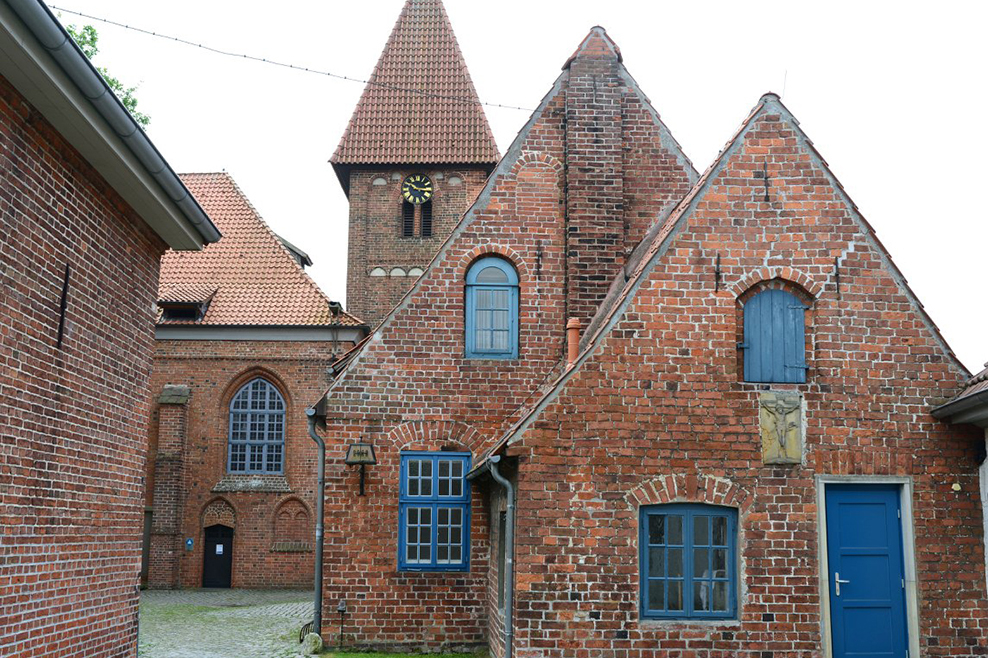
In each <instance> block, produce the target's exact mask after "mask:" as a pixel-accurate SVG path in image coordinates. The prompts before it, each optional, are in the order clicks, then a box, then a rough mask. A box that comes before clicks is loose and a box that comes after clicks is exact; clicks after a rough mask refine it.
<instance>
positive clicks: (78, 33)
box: [66, 25, 151, 129]
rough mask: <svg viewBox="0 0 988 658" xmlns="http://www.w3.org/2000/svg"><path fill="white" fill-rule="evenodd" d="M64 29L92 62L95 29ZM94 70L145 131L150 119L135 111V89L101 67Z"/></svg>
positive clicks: (94, 49)
mask: <svg viewBox="0 0 988 658" xmlns="http://www.w3.org/2000/svg"><path fill="white" fill-rule="evenodd" d="M66 29H67V30H68V32H69V34H71V35H72V38H73V39H75V42H76V43H77V44H79V47H80V48H82V52H83V53H85V55H86V57H88V58H89V59H90V60H92V59H93V58H95V57H96V55H97V54H99V47H98V45H97V44H98V43H99V34H98V33H97V32H96V28H95V27H93V26H92V25H83V26H82V27H81V28H77V27H76V26H75V25H69V26H68V27H67V28H66ZM96 70H97V71H99V72H100V75H102V76H103V79H104V80H106V84H107V85H109V87H110V89H112V90H113V93H115V94H116V95H117V98H119V99H120V102H121V103H123V105H124V107H126V108H127V110H128V111H129V112H130V114H131V116H133V117H134V120H135V121H137V123H139V124H141V128H144V129H147V127H148V124H149V123H151V117H149V116H148V115H146V114H144V113H143V112H138V111H137V98H135V97H134V92H135V91H137V87H126V86H124V84H123V83H122V82H120V80H118V79H117V78H115V77H113V76H112V75H110V73H109V71H107V70H106V68H105V67H103V66H97V67H96Z"/></svg>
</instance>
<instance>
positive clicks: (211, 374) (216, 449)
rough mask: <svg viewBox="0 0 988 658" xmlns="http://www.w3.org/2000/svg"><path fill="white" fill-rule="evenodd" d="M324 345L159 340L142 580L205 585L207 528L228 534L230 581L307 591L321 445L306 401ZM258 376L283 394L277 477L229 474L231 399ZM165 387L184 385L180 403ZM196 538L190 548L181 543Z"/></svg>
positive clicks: (329, 349) (319, 377) (327, 358)
mask: <svg viewBox="0 0 988 658" xmlns="http://www.w3.org/2000/svg"><path fill="white" fill-rule="evenodd" d="M345 348H346V346H343V347H340V346H337V345H335V344H334V343H332V342H329V341H313V342H302V341H292V340H286V341H249V340H238V341H220V340H161V339H159V340H157V341H156V344H155V352H154V371H153V375H152V378H151V391H152V393H153V394H154V395H155V396H156V399H157V400H158V402H157V403H156V404H155V406H154V410H153V413H152V416H151V432H150V456H149V462H150V463H149V466H150V467H153V471H152V476H153V480H151V482H150V485H149V486H150V488H149V491H148V493H149V501H148V504H149V506H150V507H151V508H152V509H153V516H152V525H151V541H150V556H149V564H148V576H147V577H148V585H149V586H150V587H155V588H160V587H165V588H168V587H200V586H201V585H202V569H203V546H204V542H203V539H204V536H203V535H204V529H205V528H206V527H208V526H211V525H217V524H218V525H224V526H227V527H229V528H232V529H233V530H234V535H233V572H232V578H231V585H232V586H233V587H254V588H258V587H276V588H280V587H309V586H311V585H312V577H313V540H312V527H313V524H314V522H315V519H314V513H313V509H314V501H315V495H314V491H315V485H316V478H315V470H316V458H317V454H318V452H317V450H316V445H315V443H313V442H312V439H311V438H309V434H308V426H307V424H306V420H305V407H306V406H307V404H308V402H309V400H310V399H311V396H312V395H313V394H314V393H315V392H316V391H319V390H321V389H323V388H325V387H326V385H327V383H328V375H327V368H328V366H329V364H330V363H331V361H332V360H333V358H334V357H333V355H334V354H336V353H339V352H340V351H342V350H343V349H345ZM255 377H262V378H264V379H266V380H267V381H269V382H271V383H272V384H274V385H275V387H276V388H277V389H278V391H279V392H280V393H281V395H282V397H283V398H284V399H285V403H286V410H285V419H286V428H285V448H284V460H285V461H284V472H283V474H282V475H247V474H242V475H240V474H229V473H228V471H227V455H228V453H227V441H228V437H229V408H230V400H231V399H232V398H233V396H234V395H235V394H236V393H237V391H238V390H240V388H241V387H242V386H243V385H244V384H246V383H247V382H249V381H251V380H252V379H254V378H255ZM166 385H180V386H188V387H189V395H188V399H187V401H185V402H181V401H180V402H177V403H176V402H172V401H169V400H165V399H163V398H162V397H160V396H161V393H162V391H163V390H165V386H166ZM187 539H192V542H193V543H192V550H186V547H185V542H186V540H187Z"/></svg>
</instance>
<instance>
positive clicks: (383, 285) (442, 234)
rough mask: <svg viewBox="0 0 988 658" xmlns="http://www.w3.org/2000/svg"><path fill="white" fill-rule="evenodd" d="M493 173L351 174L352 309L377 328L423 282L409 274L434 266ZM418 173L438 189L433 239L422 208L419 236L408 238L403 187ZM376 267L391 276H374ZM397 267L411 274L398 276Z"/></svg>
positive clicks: (391, 171) (349, 278)
mask: <svg viewBox="0 0 988 658" xmlns="http://www.w3.org/2000/svg"><path fill="white" fill-rule="evenodd" d="M488 172H489V170H488V169H469V168H467V169H442V170H433V169H431V168H429V167H423V168H416V167H410V168H403V169H380V170H359V169H358V170H354V171H351V172H350V232H349V242H348V246H347V248H348V252H347V311H349V312H350V313H353V314H354V315H356V316H357V317H358V318H360V319H361V320H363V321H364V322H366V323H367V324H369V325H370V326H371V327H374V326H376V325H377V323H378V322H380V321H381V320H382V319H383V318H384V316H385V315H386V314H387V313H388V311H390V310H391V308H392V307H393V306H394V305H395V304H397V303H398V301H399V300H401V298H402V296H403V295H404V294H405V293H406V292H408V290H409V289H410V288H411V287H412V285H413V284H414V283H415V281H416V279H417V278H418V277H415V276H407V273H408V271H409V270H410V269H412V268H415V267H417V268H419V269H421V270H424V269H425V268H426V267H428V265H429V262H430V261H431V260H432V257H433V256H434V255H435V254H436V250H437V249H438V248H439V246H440V245H441V244H442V243H443V241H444V240H445V239H446V237H447V236H448V235H449V232H450V231H451V230H452V229H453V227H454V226H455V225H456V223H457V221H459V219H460V216H461V215H463V212H464V211H465V210H466V209H467V207H468V206H469V204H470V203H471V202H472V201H473V200H474V198H475V197H476V196H477V193H478V192H479V191H480V189H481V188H482V187H483V185H484V181H485V180H486V179H487V174H488ZM414 173H425V174H426V175H428V176H429V177H430V179H431V180H432V184H433V189H434V190H435V194H434V196H433V198H432V208H433V209H432V222H433V227H432V236H431V237H421V236H422V232H421V208H418V209H416V218H415V236H414V237H403V235H402V197H401V183H402V181H403V180H405V177H406V176H409V175H410V174H414ZM375 181H376V183H377V184H375ZM382 182H383V184H382ZM376 268H381V269H383V270H384V272H385V273H386V276H381V277H378V276H371V272H372V271H373V270H374V269H376ZM395 268H400V269H401V270H402V271H403V272H404V273H405V274H396V275H392V274H391V271H392V270H393V269H395Z"/></svg>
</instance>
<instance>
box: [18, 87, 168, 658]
mask: <svg viewBox="0 0 988 658" xmlns="http://www.w3.org/2000/svg"><path fill="white" fill-rule="evenodd" d="M0 171H2V172H3V174H2V176H0V289H2V295H0V297H2V300H3V301H2V303H0V337H2V340H0V446H2V448H0V454H2V455H3V456H2V458H0V464H2V466H0V479H2V481H3V486H2V492H0V499H2V504H0V527H2V528H3V530H2V531H0V534H2V541H0V653H2V654H3V655H4V656H50V655H52V654H53V653H54V654H60V655H85V656H92V657H94V658H95V657H104V656H107V657H108V656H131V655H134V653H135V652H136V644H137V601H138V596H137V587H138V572H139V560H138V557H139V555H140V541H141V518H142V504H141V503H142V500H143V486H144V485H143V475H144V470H143V467H144V452H145V450H144V446H145V441H146V437H147V433H146V428H147V414H148V397H147V395H148V378H149V375H150V369H151V350H152V344H153V334H152V326H153V315H152V308H153V303H154V299H155V292H156V290H157V285H158V259H159V257H160V256H161V253H162V252H163V251H164V249H165V244H164V242H162V240H161V239H160V238H158V236H157V235H155V234H154V233H152V232H151V230H150V229H149V228H148V227H147V225H146V224H145V223H144V222H143V220H141V219H140V217H138V216H137V215H136V213H135V212H134V211H133V210H132V209H131V208H130V207H129V206H128V205H127V204H125V203H124V201H123V200H122V199H121V198H120V197H119V196H118V195H117V194H116V193H115V192H114V191H113V190H112V189H111V188H110V187H109V185H107V183H106V182H105V181H104V180H103V178H102V177H101V176H100V175H99V174H97V173H96V172H95V171H94V170H93V169H92V168H91V167H90V166H89V164H88V163H87V162H85V161H84V160H83V159H82V158H81V156H80V155H79V154H78V153H77V152H76V151H75V150H74V149H73V148H72V147H71V146H69V144H68V143H67V142H66V141H65V140H64V139H63V138H62V136H61V135H60V134H59V133H57V132H56V131H55V130H54V129H53V128H52V127H51V125H50V124H49V123H48V122H47V121H46V119H45V118H44V117H43V116H42V115H41V114H40V113H39V112H38V111H36V110H35V109H34V108H33V107H32V106H31V105H29V104H28V102H27V101H26V100H25V99H24V98H23V97H22V96H21V95H20V94H19V93H18V92H17V91H16V90H14V88H13V87H12V86H11V85H10V84H9V83H8V82H7V80H6V79H4V78H2V77H0ZM66 267H68V268H69V269H68V272H69V274H68V284H67V286H66V284H65V276H66ZM63 288H65V290H66V291H67V293H66V296H65V299H66V306H65V312H64V324H62V326H63V332H62V339H61V344H59V338H58V337H59V326H60V323H62V322H63V320H62V318H63V314H62V313H61V312H60V303H61V298H62V291H63Z"/></svg>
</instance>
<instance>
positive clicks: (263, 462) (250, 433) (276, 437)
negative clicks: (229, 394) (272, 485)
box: [227, 377, 285, 473]
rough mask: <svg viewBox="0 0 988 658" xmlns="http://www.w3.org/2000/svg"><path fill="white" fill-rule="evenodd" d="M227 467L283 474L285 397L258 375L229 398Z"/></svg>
mask: <svg viewBox="0 0 988 658" xmlns="http://www.w3.org/2000/svg"><path fill="white" fill-rule="evenodd" d="M228 446H229V448H228V458H227V470H228V471H229V472H230V473H282V472H283V468H284V461H285V460H284V454H285V399H284V398H283V397H282V396H281V393H280V392H279V391H278V389H277V388H275V387H274V385H273V384H272V383H271V382H269V381H267V380H266V379H263V378H261V377H257V378H256V379H252V380H251V381H249V382H247V383H246V384H244V385H243V386H242V387H241V388H240V390H239V391H237V394H236V395H234V396H233V400H231V401H230V435H229V441H228Z"/></svg>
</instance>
